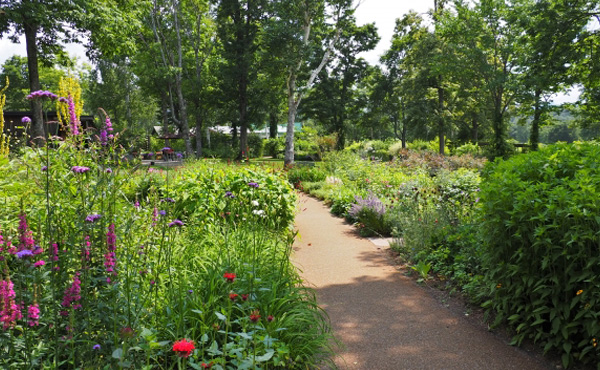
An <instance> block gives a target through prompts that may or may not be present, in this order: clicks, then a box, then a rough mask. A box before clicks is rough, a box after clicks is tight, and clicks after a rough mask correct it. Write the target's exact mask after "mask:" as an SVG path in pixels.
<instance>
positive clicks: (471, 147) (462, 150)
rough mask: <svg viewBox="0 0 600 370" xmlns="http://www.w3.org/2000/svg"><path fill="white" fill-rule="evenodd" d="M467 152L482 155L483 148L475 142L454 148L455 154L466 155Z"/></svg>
mask: <svg viewBox="0 0 600 370" xmlns="http://www.w3.org/2000/svg"><path fill="white" fill-rule="evenodd" d="M465 154H471V155H482V154H483V150H481V147H480V146H479V145H477V144H473V143H466V144H463V145H461V146H459V147H457V148H456V149H455V150H454V155H465Z"/></svg>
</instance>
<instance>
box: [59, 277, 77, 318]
mask: <svg viewBox="0 0 600 370" xmlns="http://www.w3.org/2000/svg"><path fill="white" fill-rule="evenodd" d="M79 275H80V273H79V272H77V273H76V274H75V276H73V282H72V283H71V286H70V287H69V288H67V289H66V290H65V294H64V295H63V301H62V303H61V305H62V306H63V307H64V308H73V309H74V310H76V309H79V308H81V305H80V304H78V303H76V302H78V301H79V300H80V299H81V280H79ZM73 303H75V304H73ZM66 315H68V313H67V314H66ZM66 315H65V316H66Z"/></svg>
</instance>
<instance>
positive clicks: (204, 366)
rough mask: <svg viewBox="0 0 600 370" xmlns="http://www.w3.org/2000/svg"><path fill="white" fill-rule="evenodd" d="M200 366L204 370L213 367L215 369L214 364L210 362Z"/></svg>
mask: <svg viewBox="0 0 600 370" xmlns="http://www.w3.org/2000/svg"><path fill="white" fill-rule="evenodd" d="M200 366H202V368H203V369H210V368H211V367H213V363H212V362H209V363H208V364H207V363H206V362H203V363H202V365H200Z"/></svg>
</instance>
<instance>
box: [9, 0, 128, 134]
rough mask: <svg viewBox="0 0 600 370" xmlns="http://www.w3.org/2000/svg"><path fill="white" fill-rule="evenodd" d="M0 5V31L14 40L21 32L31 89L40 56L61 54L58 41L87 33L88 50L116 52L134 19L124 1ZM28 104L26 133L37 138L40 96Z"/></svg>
mask: <svg viewBox="0 0 600 370" xmlns="http://www.w3.org/2000/svg"><path fill="white" fill-rule="evenodd" d="M0 9H2V12H0V37H3V36H5V35H8V37H9V39H11V40H12V41H13V42H18V37H19V36H20V35H24V36H25V44H26V50H27V61H28V69H27V70H28V75H29V76H28V77H29V89H30V91H36V90H40V89H41V87H42V86H41V84H40V76H39V62H40V61H41V62H43V63H45V64H51V62H52V61H53V59H54V58H55V57H56V56H61V55H64V50H63V48H62V43H63V42H73V41H81V36H83V35H84V34H87V35H88V43H87V46H88V50H90V51H93V50H96V53H101V52H106V53H109V52H115V51H116V50H117V45H120V46H119V47H120V48H123V45H124V43H123V42H120V41H121V40H122V36H123V35H127V34H128V32H126V30H130V29H131V28H132V27H134V25H135V22H133V21H131V19H130V18H129V17H127V16H125V14H127V11H128V10H130V9H132V4H130V3H129V2H128V1H117V0H105V1H100V0H91V1H86V0H72V1H67V2H65V1H58V0H46V1H43V2H42V1H34V0H23V1H13V0H0ZM116 24H118V25H116ZM111 30H112V32H110V31H111ZM98 31H102V32H98ZM119 35H121V36H119ZM31 108H32V111H33V114H32V117H31V118H32V126H31V137H32V138H33V139H34V141H35V142H37V143H41V142H42V141H43V139H44V135H45V133H44V126H43V117H42V103H41V101H39V100H37V99H34V100H32V101H31Z"/></svg>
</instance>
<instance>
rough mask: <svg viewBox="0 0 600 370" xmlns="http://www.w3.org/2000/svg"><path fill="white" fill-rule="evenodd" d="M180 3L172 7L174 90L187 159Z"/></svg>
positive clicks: (188, 145) (188, 142) (189, 148)
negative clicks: (175, 36) (174, 42)
mask: <svg viewBox="0 0 600 370" xmlns="http://www.w3.org/2000/svg"><path fill="white" fill-rule="evenodd" d="M179 5H180V3H179V2H177V5H176V6H173V20H174V22H175V32H176V34H177V66H178V67H179V69H178V71H177V73H176V74H175V90H176V93H177V100H178V102H179V110H180V112H179V113H180V115H179V121H180V122H181V135H183V140H184V141H185V152H186V155H187V157H191V156H192V155H193V154H194V150H193V149H192V142H191V140H190V126H189V123H188V117H187V106H186V101H185V99H184V97H183V90H182V86H181V74H182V72H181V71H182V70H183V51H182V47H181V32H180V31H179V18H178V17H177V16H178V13H179V11H180V7H179Z"/></svg>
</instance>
